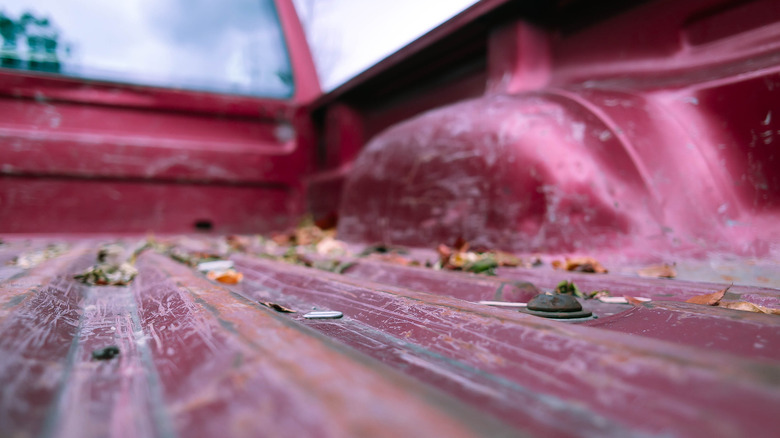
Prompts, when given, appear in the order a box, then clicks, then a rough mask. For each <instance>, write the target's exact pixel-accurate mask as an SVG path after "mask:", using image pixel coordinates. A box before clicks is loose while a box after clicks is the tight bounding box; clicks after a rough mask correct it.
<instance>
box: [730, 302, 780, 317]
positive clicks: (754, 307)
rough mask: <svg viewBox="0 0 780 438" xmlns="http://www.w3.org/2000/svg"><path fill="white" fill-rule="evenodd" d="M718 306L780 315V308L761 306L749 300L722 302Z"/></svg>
mask: <svg viewBox="0 0 780 438" xmlns="http://www.w3.org/2000/svg"><path fill="white" fill-rule="evenodd" d="M718 307H725V308H727V309H734V310H743V311H745V312H756V313H766V314H769V315H780V309H772V308H770V307H764V306H759V305H758V304H753V303H750V302H747V301H732V302H720V303H718Z"/></svg>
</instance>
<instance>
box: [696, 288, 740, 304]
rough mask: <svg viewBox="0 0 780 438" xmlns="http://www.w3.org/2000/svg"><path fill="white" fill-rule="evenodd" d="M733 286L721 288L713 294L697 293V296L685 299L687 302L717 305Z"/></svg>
mask: <svg viewBox="0 0 780 438" xmlns="http://www.w3.org/2000/svg"><path fill="white" fill-rule="evenodd" d="M730 288H731V285H730V286H729V287H727V288H725V289H721V290H719V291H717V292H713V293H711V294H703V295H696V296H695V297H691V298H688V299H687V300H685V302H686V303H692V304H703V305H705V306H717V305H718V302H720V300H721V299H722V298H723V295H725V294H726V292H727V291H728V290H729V289H730Z"/></svg>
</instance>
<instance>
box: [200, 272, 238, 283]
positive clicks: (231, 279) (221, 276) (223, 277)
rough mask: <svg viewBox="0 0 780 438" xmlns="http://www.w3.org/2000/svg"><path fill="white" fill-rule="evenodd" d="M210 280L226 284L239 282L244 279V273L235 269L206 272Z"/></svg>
mask: <svg viewBox="0 0 780 438" xmlns="http://www.w3.org/2000/svg"><path fill="white" fill-rule="evenodd" d="M206 277H208V278H209V280H214V281H218V282H220V283H225V284H237V283H239V282H241V280H243V279H244V274H242V273H240V272H238V271H236V270H235V269H227V270H224V271H209V273H208V274H206Z"/></svg>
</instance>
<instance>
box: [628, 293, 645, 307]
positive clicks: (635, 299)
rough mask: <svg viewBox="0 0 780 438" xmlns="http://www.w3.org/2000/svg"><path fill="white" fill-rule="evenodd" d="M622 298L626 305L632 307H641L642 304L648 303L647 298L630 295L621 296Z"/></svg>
mask: <svg viewBox="0 0 780 438" xmlns="http://www.w3.org/2000/svg"><path fill="white" fill-rule="evenodd" d="M623 298H625V300H626V302H627V303H628V304H633V305H634V306H641V305H642V303H646V302H648V301H650V299H649V298H642V297H632V296H630V295H623Z"/></svg>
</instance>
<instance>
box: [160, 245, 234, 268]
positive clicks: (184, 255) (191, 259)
mask: <svg viewBox="0 0 780 438" xmlns="http://www.w3.org/2000/svg"><path fill="white" fill-rule="evenodd" d="M168 256H169V257H170V258H172V259H174V260H176V261H177V262H179V263H184V264H185V265H188V266H198V264H199V263H203V262H213V261H217V260H222V257H221V256H220V255H219V254H213V253H208V252H203V251H193V252H187V251H184V250H182V249H179V248H171V249H170V250H169V251H168Z"/></svg>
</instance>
